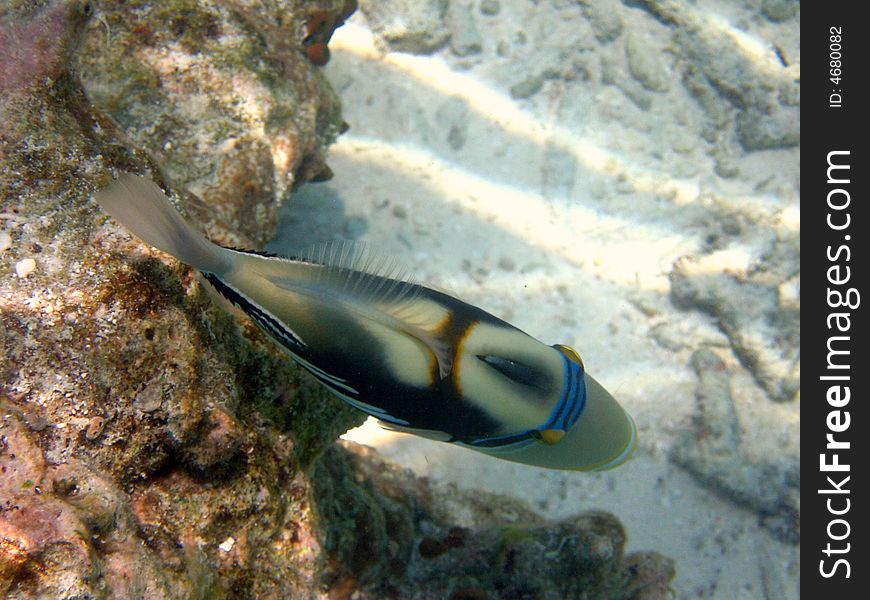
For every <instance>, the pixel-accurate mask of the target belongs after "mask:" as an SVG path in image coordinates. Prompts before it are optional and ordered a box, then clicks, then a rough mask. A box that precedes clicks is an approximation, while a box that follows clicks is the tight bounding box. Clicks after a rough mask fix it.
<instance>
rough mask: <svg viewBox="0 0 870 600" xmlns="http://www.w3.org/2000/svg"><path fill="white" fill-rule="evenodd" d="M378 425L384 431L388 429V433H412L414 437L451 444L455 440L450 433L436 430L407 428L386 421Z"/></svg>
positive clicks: (379, 422)
mask: <svg viewBox="0 0 870 600" xmlns="http://www.w3.org/2000/svg"><path fill="white" fill-rule="evenodd" d="M378 425H380V426H381V428H382V429H386V430H387V431H398V432H399V433H410V434H412V435H417V436H420V437H423V438H426V439H427V440H435V441H436V442H449V441H450V440H451V439H453V436H452V435H450V434H449V433H445V432H444V431H437V430H434V429H420V428H418V427H406V426H404V425H396V424H394V423H387V422H386V421H378Z"/></svg>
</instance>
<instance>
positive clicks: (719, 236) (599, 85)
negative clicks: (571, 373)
mask: <svg viewBox="0 0 870 600" xmlns="http://www.w3.org/2000/svg"><path fill="white" fill-rule="evenodd" d="M395 4H397V5H403V4H407V3H402V2H396V3H395ZM423 4H432V3H423ZM435 4H438V3H435ZM628 4H629V3H626V4H619V3H610V2H586V3H573V2H556V1H553V2H549V1H547V0H541V1H540V2H530V1H524V0H513V1H507V0H503V1H502V2H475V3H467V2H466V3H461V2H456V1H454V2H451V5H450V9H449V10H448V12H447V13H446V17H445V20H446V25H444V26H445V27H446V28H447V29H448V30H450V32H451V33H452V37H451V38H450V39H451V41H449V42H447V44H446V45H445V46H444V47H442V48H441V49H439V50H437V51H435V52H434V53H431V54H415V53H411V52H397V51H391V50H390V47H389V46H388V45H387V42H385V41H384V37H383V31H382V30H383V24H380V25H378V24H377V23H373V22H370V21H371V19H370V20H369V21H367V19H366V15H365V14H363V13H362V11H361V12H358V14H357V15H355V16H354V17H353V18H352V19H351V20H350V22H349V23H348V24H346V25H345V26H344V27H342V28H340V29H339V30H337V32H336V34H335V36H334V37H333V39H332V41H331V43H330V47H331V49H332V58H331V61H330V63H329V64H328V65H327V66H326V67H325V73H326V75H327V77H328V79H329V80H330V81H331V83H332V84H333V86H334V87H335V88H336V90H338V92H339V94H340V95H341V97H342V101H343V104H344V109H343V110H344V116H345V119H346V121H347V122H348V123H349V124H350V130H349V131H348V132H347V133H345V134H344V135H342V136H341V137H340V138H339V140H338V142H337V143H336V144H335V146H333V148H332V149H331V152H330V157H329V164H330V166H331V168H332V170H333V171H334V173H335V177H334V179H332V180H331V181H330V182H328V183H325V184H318V185H310V186H306V187H303V188H302V189H301V190H300V191H299V192H298V193H297V194H296V196H295V197H294V199H293V201H292V202H290V203H289V204H288V206H287V207H286V209H285V213H284V215H283V218H282V228H281V231H280V232H279V235H278V236H277V238H276V240H275V242H274V243H273V247H280V248H282V249H288V248H302V247H305V246H307V245H310V244H311V243H314V242H318V241H324V240H329V239H335V238H349V239H360V240H365V241H366V242H368V243H369V245H370V246H371V247H373V248H374V249H375V250H376V251H377V252H382V253H384V254H388V255H391V256H393V257H396V258H397V259H398V260H399V262H401V263H403V264H404V265H406V266H407V269H408V271H409V273H410V275H411V276H412V277H413V279H414V280H416V281H418V282H421V283H425V284H427V285H430V286H434V287H437V288H441V289H445V290H447V291H449V292H451V293H453V294H455V295H457V296H459V297H461V298H463V299H465V300H466V301H468V302H471V303H474V304H477V305H479V306H481V307H482V308H484V309H486V310H487V311H489V312H491V313H493V314H495V315H496V316H499V317H501V318H503V319H505V320H507V321H509V322H511V323H513V324H514V325H516V326H517V327H519V328H521V329H523V330H524V331H526V332H528V333H530V334H531V335H534V336H535V337H537V338H539V339H540V340H542V341H544V342H546V343H564V344H568V345H571V346H573V347H575V348H577V349H578V350H579V351H580V352H581V354H582V356H583V358H584V361H585V363H586V366H587V368H588V369H589V371H590V372H591V373H593V374H594V375H595V377H596V378H597V379H598V380H599V381H601V382H602V383H603V384H604V385H605V386H606V387H608V388H609V389H610V390H611V391H612V392H613V394H614V396H616V397H617V398H618V399H619V400H620V402H621V404H622V405H623V406H624V407H626V409H627V410H628V411H629V412H630V413H631V414H632V415H633V416H634V418H635V420H636V422H637V424H638V429H639V436H640V444H639V448H638V451H637V452H636V454H635V456H634V458H633V459H632V460H631V461H630V462H629V463H627V464H626V465H624V466H622V467H620V468H618V469H616V470H614V471H610V472H606V473H597V474H589V473H565V472H558V471H548V470H543V469H536V468H531V467H525V466H521V465H515V464H511V463H508V462H504V461H499V460H495V459H492V458H489V457H486V456H483V455H478V454H476V453H474V452H471V451H468V450H463V449H461V448H458V447H452V446H450V445H447V444H441V443H437V442H430V441H428V440H424V439H420V438H416V437H411V436H407V435H402V434H395V433H390V432H386V431H384V430H381V429H380V428H379V427H378V426H377V424H376V423H375V422H374V421H372V420H370V421H369V422H367V423H366V424H365V425H364V426H362V427H360V428H358V429H356V430H353V431H351V432H349V433H348V434H346V436H345V437H347V438H348V439H352V440H354V441H357V442H360V443H363V444H367V445H370V446H373V447H375V448H377V449H378V450H379V451H380V452H381V453H382V454H383V455H384V456H386V457H388V458H390V459H392V460H394V461H396V462H398V463H400V464H402V465H405V466H408V467H410V468H411V469H413V470H414V471H415V472H416V473H418V474H420V475H425V476H428V477H429V478H431V479H432V480H433V481H436V482H444V483H445V484H447V483H455V484H456V485H458V486H460V487H463V488H474V489H485V490H489V491H494V492H499V493H504V494H508V495H511V496H515V497H518V498H521V499H524V500H525V501H527V502H528V503H529V504H530V505H531V506H532V507H533V508H534V509H535V510H537V511H539V512H540V513H541V514H543V515H545V516H547V517H551V518H559V517H564V516H568V515H571V514H575V513H578V512H581V511H585V510H590V509H604V510H608V511H610V512H613V513H614V514H616V515H617V516H618V517H619V518H620V519H621V520H622V522H623V523H624V524H625V527H626V530H627V532H628V539H629V542H628V549H629V550H644V549H653V550H657V551H659V552H662V553H663V554H666V555H668V556H670V557H672V558H674V559H675V560H676V561H677V578H676V580H675V584H674V589H675V591H676V593H677V596H678V597H679V598H717V599H728V600H737V599H755V598H765V599H769V600H773V599H781V598H782V599H784V598H797V597H799V593H798V575H799V571H800V563H799V557H798V549H799V547H798V545H797V539H799V531H797V532H796V533H795V532H794V531H792V532H791V533H789V534H788V535H783V534H782V532H781V531H779V532H778V531H777V529H776V528H775V527H773V528H772V527H771V526H770V523H769V522H768V521H767V520H766V519H765V517H767V516H770V515H769V514H760V513H765V512H766V513H769V512H770V510H769V509H765V510H760V509H759V506H767V505H764V502H763V501H758V502H754V501H753V500H752V490H745V489H740V488H739V484H736V483H734V482H735V481H738V480H741V479H743V478H742V474H741V473H740V472H738V473H733V472H732V473H726V474H724V475H723V474H722V473H718V474H717V472H713V471H715V469H712V470H711V471H710V472H705V470H704V466H703V464H702V463H703V460H694V462H693V461H692V460H680V459H678V458H675V457H679V456H684V455H686V453H685V452H683V451H682V450H681V448H682V447H683V446H685V445H687V444H688V445H691V444H693V443H694V442H695V441H696V440H699V439H701V438H703V435H704V429H703V427H702V428H701V429H698V427H699V425H698V423H699V416H698V415H699V401H698V398H699V392H698V390H699V378H700V376H701V375H702V374H703V372H699V367H698V366H697V362H693V359H692V357H693V356H694V355H695V353H696V351H698V350H699V349H708V350H712V351H713V352H714V353H715V355H716V356H717V357H719V360H721V365H722V368H723V369H724V371H725V372H727V378H726V379H725V380H724V382H725V383H724V385H725V387H726V389H727V390H728V393H727V395H728V405H727V407H726V410H725V413H727V414H731V415H732V418H733V419H734V423H733V424H731V425H733V429H734V431H735V432H738V433H735V434H734V439H736V440H738V442H739V448H732V449H731V450H733V451H735V452H738V453H739V454H740V456H741V459H740V461H737V462H736V463H734V464H736V465H738V466H737V467H736V468H737V469H738V470H739V469H741V468H744V469H745V470H746V472H747V473H748V472H750V471H751V470H752V469H754V468H757V467H758V465H767V464H768V463H767V462H765V461H772V463H771V464H773V465H774V466H773V467H770V472H771V473H773V474H774V475H776V477H773V479H777V477H779V476H780V475H781V474H782V470H783V469H785V471H788V470H789V469H790V468H791V467H793V466H794V465H796V464H797V463H799V450H798V445H799V424H800V412H799V411H800V398H799V392H797V394H795V397H794V398H791V399H788V398H786V399H785V401H783V398H782V397H780V398H778V400H779V401H774V400H773V399H772V398H771V394H772V392H771V390H772V389H779V388H776V386H774V385H769V384H770V379H769V377H770V373H776V372H777V371H776V369H775V368H768V369H766V370H765V369H759V368H757V364H755V363H753V362H752V360H748V359H747V358H746V353H745V351H744V347H743V345H741V344H746V343H748V342H746V340H747V339H748V340H752V339H755V338H764V336H765V335H766V333H765V331H754V330H753V321H751V320H749V319H747V320H746V322H745V323H744V322H743V321H741V320H740V316H739V315H737V316H736V317H734V316H733V315H731V318H732V320H734V319H736V323H737V324H738V325H739V326H740V327H744V326H745V330H744V331H743V337H738V338H737V341H735V337H734V336H733V335H729V334H731V333H733V332H732V331H731V329H729V328H728V327H724V329H723V322H722V321H723V319H722V318H719V317H721V314H717V311H716V310H715V307H714V308H713V309H711V308H710V306H708V305H706V304H704V302H703V301H701V300H699V301H698V305H697V306H692V305H691V302H689V303H687V302H682V303H681V302H675V301H674V290H673V289H672V286H673V282H674V276H675V275H674V273H675V271H679V270H680V267H675V264H676V265H681V264H683V265H685V264H689V265H691V268H683V271H681V272H682V273H684V274H685V273H686V272H689V274H690V275H691V276H698V274H699V273H700V274H701V275H704V276H707V275H709V276H710V277H713V279H712V281H716V279H715V278H716V277H725V278H731V279H733V280H735V281H737V282H743V281H745V280H746V279H747V278H751V276H752V275H753V274H754V273H758V272H759V270H761V271H763V270H764V269H765V268H770V271H771V272H773V273H774V274H779V277H780V280H777V281H774V283H773V288H772V289H773V290H774V295H773V296H774V298H773V301H774V305H772V306H770V307H764V306H762V307H761V308H759V306H757V305H755V304H752V306H751V308H747V313H753V311H754V312H756V313H757V312H759V311H760V312H761V313H764V314H779V313H778V312H777V311H778V310H779V308H781V306H782V305H785V304H788V303H789V302H790V303H791V304H790V306H792V308H794V305H795V304H796V306H797V312H798V314H799V281H800V280H799V266H797V267H794V264H798V265H799V255H798V254H797V251H796V250H794V251H791V250H789V249H788V248H787V249H786V250H785V251H783V250H781V246H778V245H777V244H778V243H779V242H780V241H781V240H783V239H788V238H789V236H792V237H795V236H799V229H800V216H799V195H798V194H799V192H798V190H799V172H800V163H799V157H800V148H799V128H798V127H799V126H798V125H796V124H794V123H790V122H789V119H790V118H791V116H793V115H794V114H795V111H798V112H797V115H798V116H799V78H800V70H799V65H800V62H799V60H800V41H799V5H797V6H798V8H797V11H798V14H797V15H796V16H795V15H794V14H791V15H789V14H788V10H789V5H790V3H788V2H781V3H776V2H754V3H753V2H743V3H734V2H712V1H699V2H694V3H681V2H649V3H646V8H641V7H640V5H641V4H644V3H637V6H630V5H628ZM793 4H796V3H793ZM365 8H366V3H363V9H365ZM792 8H793V7H792ZM668 11H672V12H668ZM673 11H675V12H673ZM776 11H785V13H783V12H776ZM379 27H380V28H381V30H380V32H379V33H378V35H375V34H373V33H372V30H373V29H374V30H376V31H378V28H379ZM378 36H380V37H378ZM716 44H720V45H721V47H720V48H719V50H720V51H721V52H720V53H716V52H713V53H712V55H711V53H710V49H711V48H713V49H714V50H715V47H716ZM711 56H715V60H716V61H717V62H715V64H713V63H712V62H711V61H713V58H712V57H711ZM729 69H730V71H729ZM698 73H700V77H697V78H696V77H695V75H697V74H698ZM753 77H756V78H757V81H753V80H752V78H753ZM734 81H736V82H737V83H735V89H728V85H729V83H730V82H734ZM741 81H742V82H743V83H740V82H741ZM794 82H797V84H794ZM705 83H706V84H707V85H708V87H709V88H710V89H709V90H706V89H705V88H704V87H703V86H704V85H705ZM744 84H745V85H744ZM741 85H743V87H740V86H741ZM795 87H796V88H797V91H796V92H795V91H794V88H795ZM705 90H706V91H705ZM710 90H712V91H710ZM759 90H760V91H759ZM762 92H764V94H762ZM795 93H797V98H795V97H794V95H795ZM759 95H762V96H763V97H762V98H759ZM723 98H724V99H723ZM770 98H774V99H775V100H776V101H778V102H780V103H781V105H776V106H771V105H769V102H770ZM765 103H768V104H765ZM795 107H796V108H795ZM789 111H790V112H789ZM771 248H780V251H778V252H771V250H770V249H771ZM771 261H776V264H775V265H773V267H775V268H773V267H771V264H772V262H771ZM790 261H793V263H794V264H792V262H790ZM783 265H785V266H783ZM789 265H791V266H789ZM794 268H797V269H798V271H797V274H796V275H795V274H794V273H793V272H790V271H789V269H791V270H792V271H793V270H794ZM693 269H694V270H693ZM783 273H784V274H783ZM729 281H730V280H729ZM723 293H724V294H726V295H727V290H726V292H723ZM715 295H716V294H715V293H714V294H713V296H715ZM766 298H767V297H766V296H764V295H763V294H762V295H760V296H759V299H758V302H759V303H763V302H766V301H768V300H766ZM683 300H685V298H684V299H683ZM747 307H749V305H748V304H747ZM738 308H740V307H738ZM723 311H724V312H725V314H726V317H727V316H728V315H729V314H730V313H727V310H725V309H723ZM765 311H766V313H765ZM732 312H733V311H732ZM726 321H727V318H726ZM726 324H727V323H726ZM774 337H775V336H774ZM777 343H780V344H782V343H783V342H782V341H781V340H779V341H777V340H776V339H774V341H773V342H771V343H769V344H768V345H767V346H764V344H762V345H761V346H762V347H763V348H765V347H766V348H767V350H770V347H771V345H772V347H773V349H774V350H776V347H777V346H776V344H777ZM752 347H753V346H751V344H750V348H752ZM759 352H760V351H759ZM773 354H776V352H773ZM760 355H761V356H762V359H763V358H764V353H763V352H760ZM775 362H776V361H774V364H775ZM693 364H694V365H695V366H694V367H693ZM753 367H755V368H753ZM700 368H702V367H700ZM794 373H796V377H798V381H799V366H797V367H795V368H794V369H793V373H792V375H794ZM783 377H784V379H785V380H787V379H788V378H787V377H786V376H783ZM785 387H786V388H788V386H785ZM705 389H709V386H708V388H705ZM774 395H775V393H774ZM708 408H709V407H708ZM703 409H704V407H703V406H701V407H700V410H702V412H703ZM712 414H715V411H713V413H712ZM707 416H708V417H710V413H709V411H708V414H707ZM720 416H721V415H720ZM700 421H703V415H702V416H701V418H700ZM720 425H721V423H720ZM731 425H729V427H730V426H731ZM713 430H715V426H714V427H713ZM686 452H687V453H688V454H689V455H691V454H692V452H693V450H692V449H691V448H690V449H689V450H686ZM770 457H774V458H773V459H771V458H770ZM696 458H697V457H696ZM741 461H742V462H741ZM699 464H702V466H700V467H698V465H699ZM782 464H785V465H787V466H786V467H783V468H780V467H781V465H782ZM687 465H688V466H689V468H687ZM691 465H695V468H692V466H691ZM741 465H742V466H741ZM777 465H780V466H777ZM765 468H767V467H765ZM765 472H767V471H765ZM748 479H751V477H748ZM784 479H785V480H788V477H784ZM771 485H780V483H779V482H774V481H772V482H771ZM789 485H792V486H794V487H797V486H799V481H798V482H794V481H791V482H790V484H789ZM735 488H736V489H735ZM782 493H783V494H784V495H786V494H787V493H790V492H789V490H785V491H783V492H782ZM795 493H796V492H795ZM797 510H799V505H798V506H797ZM795 535H797V536H798V538H797V539H795ZM784 538H791V539H784Z"/></svg>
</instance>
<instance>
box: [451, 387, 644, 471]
mask: <svg viewBox="0 0 870 600" xmlns="http://www.w3.org/2000/svg"><path fill="white" fill-rule="evenodd" d="M585 377H586V386H587V394H588V397H587V404H586V408H585V410H584V412H583V414H582V415H581V416H580V418H579V419H578V420H577V422H576V423H575V424H574V426H573V427H571V428H570V429H569V430H568V431H566V432H565V435H564V436H563V437H562V439H561V440H559V441H558V442H557V443H555V444H553V445H547V444H545V443H543V442H541V441H537V440H536V441H534V442H532V443H528V442H527V443H523V444H519V443H517V444H510V445H506V446H501V447H499V446H491V447H475V446H471V445H466V444H462V445H463V446H465V447H467V448H471V449H473V450H477V451H478V452H483V453H484V454H489V455H491V456H496V457H498V458H501V459H503V460H509V461H512V462H518V463H523V464H527V465H532V466H537V467H544V468H548V469H559V470H569V471H606V470H609V469H613V468H616V467H618V466H619V465H621V464H623V463H625V462H626V461H627V460H628V459H630V458H631V456H632V454H633V453H634V451H635V449H636V447H637V437H638V435H637V426H636V425H635V422H634V419H632V418H631V416H630V415H629V414H628V413H627V412H625V410H624V409H623V408H622V407H621V406H620V405H619V403H618V402H617V401H616V400H615V399H614V398H613V396H612V395H611V394H610V392H608V391H607V390H606V389H604V387H603V386H602V385H601V384H600V383H598V382H597V381H596V380H595V379H594V378H593V377H591V376H590V375H589V374H588V373H586V374H585Z"/></svg>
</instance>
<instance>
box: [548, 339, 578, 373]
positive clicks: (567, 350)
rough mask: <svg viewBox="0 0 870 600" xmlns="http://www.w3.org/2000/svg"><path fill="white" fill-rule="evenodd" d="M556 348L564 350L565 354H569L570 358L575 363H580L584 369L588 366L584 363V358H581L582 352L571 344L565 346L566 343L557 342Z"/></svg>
mask: <svg viewBox="0 0 870 600" xmlns="http://www.w3.org/2000/svg"><path fill="white" fill-rule="evenodd" d="M555 348H556V349H557V350H559V351H561V352H562V354H564V355H565V356H567V357H568V358H569V359H570V360H573V361H574V362H575V363H577V364H578V365H580V368H581V369H583V370H584V371H585V370H586V367H585V366H584V365H583V359H582V358H580V353H579V352H577V351H576V350H574V348H572V347H571V346H565V345H564V344H556V345H555Z"/></svg>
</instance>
